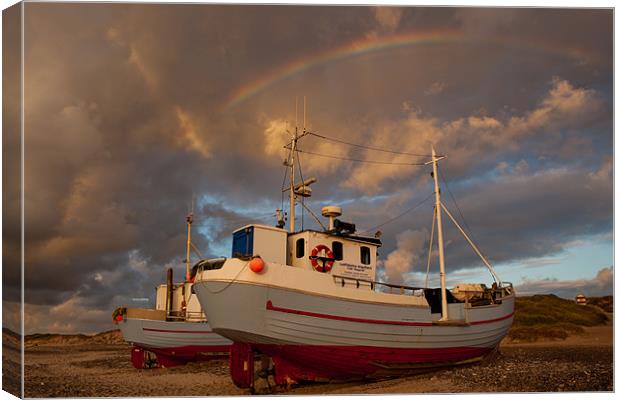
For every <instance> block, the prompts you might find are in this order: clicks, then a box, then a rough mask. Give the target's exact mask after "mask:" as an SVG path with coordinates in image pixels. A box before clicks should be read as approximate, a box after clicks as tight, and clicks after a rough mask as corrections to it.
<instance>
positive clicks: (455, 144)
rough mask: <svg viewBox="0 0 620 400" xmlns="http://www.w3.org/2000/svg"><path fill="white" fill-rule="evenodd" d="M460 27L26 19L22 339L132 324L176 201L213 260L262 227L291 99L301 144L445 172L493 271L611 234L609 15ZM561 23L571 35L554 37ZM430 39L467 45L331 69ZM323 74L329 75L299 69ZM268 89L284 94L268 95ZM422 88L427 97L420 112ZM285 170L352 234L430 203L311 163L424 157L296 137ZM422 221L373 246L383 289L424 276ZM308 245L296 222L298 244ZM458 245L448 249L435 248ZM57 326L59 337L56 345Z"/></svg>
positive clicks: (358, 167)
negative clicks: (488, 35)
mask: <svg viewBox="0 0 620 400" xmlns="http://www.w3.org/2000/svg"><path fill="white" fill-rule="evenodd" d="M470 11H471V10H470ZM541 13H542V14H541ZM474 14H475V13H473V14H472V13H470V14H469V15H468V10H467V9H453V8H420V7H416V8H406V7H401V8H394V7H379V8H375V7H320V6H295V7H287V6H251V5H238V6H236V5H233V6H230V5H199V4H183V5H163V4H162V5H140V4H138V5H136V4H124V5H114V6H110V5H109V4H94V5H90V4H89V5H81V4H59V3H36V4H31V5H30V6H29V11H28V20H29V21H30V22H29V24H27V26H26V30H27V31H26V34H25V38H26V43H25V49H26V54H25V57H26V67H25V68H26V69H25V73H24V77H25V82H24V85H25V87H24V89H25V96H24V100H25V104H26V109H25V111H26V113H25V117H26V125H25V129H26V135H25V150H26V151H25V156H26V169H25V171H24V172H25V184H26V188H25V189H26V190H25V195H26V198H25V200H26V201H25V209H26V221H25V223H26V232H25V234H26V237H25V240H26V249H27V252H26V256H27V257H26V260H25V263H26V270H25V284H26V288H27V290H26V293H25V296H26V302H27V304H28V307H29V310H30V311H31V312H32V315H33V316H36V318H32V319H29V320H28V323H27V325H28V326H27V329H28V330H30V331H44V330H46V329H59V330H63V331H69V330H71V329H74V330H82V331H93V330H97V329H107V328H108V327H109V325H108V322H109V312H111V310H112V309H113V308H114V307H115V306H117V305H119V303H122V302H131V299H130V298H129V299H128V298H127V295H126V294H128V293H131V294H135V293H139V294H140V296H139V297H149V296H152V292H153V287H154V285H156V284H158V283H160V282H162V281H163V279H164V275H163V274H164V271H165V268H168V267H173V268H175V275H176V276H181V275H182V270H183V265H181V263H180V260H181V259H182V258H183V253H184V242H185V225H184V217H185V215H186V213H187V209H188V206H187V204H188V203H189V201H190V199H191V198H192V197H195V198H197V204H198V205H199V207H198V208H197V210H196V223H195V225H194V227H195V230H194V231H193V236H192V237H193V240H194V242H195V243H196V245H197V246H198V248H199V249H200V250H201V252H202V253H203V254H205V255H207V256H219V255H227V254H228V253H226V252H228V250H229V246H228V244H229V241H230V231H231V230H232V229H234V228H235V227H237V226H238V224H240V223H247V222H249V221H263V222H268V221H272V218H273V217H272V216H271V215H272V214H273V211H274V210H275V208H278V207H281V205H282V201H281V196H282V193H281V192H280V185H281V182H282V175H283V171H282V168H281V167H282V160H283V155H284V154H285V151H283V149H282V146H283V145H284V144H286V142H287V141H288V140H289V135H287V134H285V133H283V131H284V130H285V126H286V123H285V121H287V120H288V121H292V120H293V119H292V117H291V114H292V111H293V104H294V95H295V94H300V95H301V94H303V95H305V96H307V98H308V117H309V118H308V119H309V121H310V122H311V123H312V124H311V129H312V130H313V131H316V132H318V133H321V134H324V135H326V136H331V137H334V138H339V139H342V140H344V141H349V142H352V143H360V144H364V145H368V146H372V147H380V148H388V149H396V150H400V151H403V152H410V153H414V154H428V152H429V151H430V144H431V143H434V144H435V145H436V148H437V150H438V151H439V152H441V153H444V154H447V156H448V157H447V158H446V159H445V160H443V161H442V162H441V170H442V171H443V173H444V174H445V176H446V179H447V180H448V182H449V183H450V188H451V190H452V192H454V194H455V197H457V198H458V199H459V206H460V207H461V209H462V211H463V213H464V215H466V216H467V218H468V222H469V225H470V226H471V228H472V229H474V231H475V232H476V237H477V238H478V239H479V240H480V242H481V244H483V245H484V246H483V248H484V249H488V251H489V255H490V256H492V257H493V259H494V260H513V259H517V258H520V257H523V258H527V257H539V256H541V255H548V256H551V255H552V254H555V253H556V252H558V251H561V250H562V249H563V248H565V247H566V246H570V245H571V243H575V240H579V239H580V238H583V237H584V236H587V235H594V234H598V235H600V234H603V233H606V232H609V231H610V229H611V228H610V226H611V225H610V220H611V215H612V212H613V208H612V206H611V200H610V199H611V198H612V194H611V193H612V192H611V186H612V185H611V174H612V172H613V169H612V165H611V160H612V154H611V150H610V149H611V148H612V146H611V144H612V141H613V135H612V132H613V130H612V122H611V121H613V118H612V116H613V113H612V108H611V104H613V102H612V99H613V97H612V94H613V91H612V90H611V82H612V80H613V68H612V65H613V63H612V62H611V60H612V58H611V55H612V54H613V52H612V40H611V34H610V32H612V28H613V18H612V17H613V15H612V14H613V13H611V12H609V10H580V11H574V10H549V11H544V12H543V11H540V10H516V11H515V10H495V13H488V14H484V15H483V14H480V13H478V14H476V15H474ZM543 14H544V15H545V16H544V17H541V15H543ZM485 15H486V16H485ZM487 17H488V18H487ZM495 17H497V18H495ZM266 20H269V21H270V23H269V24H265V23H264V21H266ZM497 21H499V22H497ZM575 21H579V26H580V27H581V29H579V30H578V31H576V30H574V29H571V28H570V27H571V26H575V23H574V22H575ZM542 22H544V23H542ZM569 22H570V23H569ZM483 25H484V26H483ZM477 26H479V27H480V30H479V31H476V29H475V28H476V27H477ZM446 30H448V31H454V32H461V33H463V34H464V35H465V36H463V40H465V42H467V43H469V44H468V45H464V44H463V43H450V42H449V41H448V42H445V43H443V42H441V41H440V42H438V43H426V44H423V43H417V42H412V43H404V42H403V43H402V44H403V45H402V46H397V47H390V46H386V47H382V46H378V47H377V48H376V49H371V50H370V51H368V52H363V53H360V54H356V55H350V56H347V57H344V56H342V54H341V53H338V52H337V49H341V48H342V46H344V45H345V44H347V43H352V42H359V41H363V40H366V39H368V37H369V36H368V35H369V34H373V35H375V36H374V37H375V38H378V39H380V38H382V37H384V36H385V35H392V34H399V33H411V34H412V35H413V34H416V33H424V32H437V31H442V32H443V31H446ZM480 31H483V32H499V33H501V34H502V36H501V38H507V39H513V40H507V41H506V42H505V46H498V45H490V44H489V43H487V42H485V41H477V40H478V38H479V36H480ZM75 32H79V33H80V34H79V35H76V34H75ZM283 32H286V34H282V33H283ZM482 36H484V35H482ZM511 43H512V44H511ZM515 43H517V44H519V43H522V44H523V45H521V46H517V45H514V44H515ZM542 44H544V45H547V46H548V47H547V48H548V49H554V51H553V52H549V53H547V52H545V51H544V46H542ZM573 48H577V50H579V55H580V56H579V57H578V58H580V59H581V58H583V59H587V60H588V63H586V64H582V65H577V64H576V63H575V62H573V61H574V60H575V57H574V56H573V55H572V54H573V52H572V51H567V52H565V51H564V50H566V49H569V50H570V49H573ZM541 49H542V50H541ZM583 49H586V50H587V51H584V50H583ZM564 53H566V55H565V54H564ZM326 54H331V55H333V57H328V58H325V59H323V62H319V63H314V64H312V63H310V61H311V60H314V59H317V57H318V56H320V55H326ZM319 58H320V57H319ZM16 59H18V58H16ZM9 61H10V60H9ZM7 65H9V64H7ZM287 66H288V67H291V66H294V67H295V68H293V67H291V68H292V69H290V70H289V69H286V68H285V67H287ZM592 66H595V68H596V70H592V69H591V68H593V67H592ZM14 67H15V70H17V71H18V70H19V66H18V65H16V66H14ZM283 70H287V71H290V73H289V74H282V75H278V76H274V75H273V74H275V73H276V72H277V71H283ZM549 71H553V73H554V74H556V75H558V76H560V77H561V78H555V79H554V78H553V77H552V76H550V75H549V73H550V72H549ZM276 75H277V74H276ZM507 77H509V78H507ZM271 78H274V79H273V80H272V81H271V82H273V83H272V84H268V85H266V86H264V87H262V89H261V90H257V91H256V92H252V93H250V92H249V91H248V92H245V93H248V96H246V97H245V98H244V101H242V102H239V103H238V104H237V105H236V106H235V107H233V108H229V109H228V108H226V107H224V105H225V103H226V101H227V100H226V99H229V98H230V97H231V96H232V95H233V94H234V93H239V92H240V91H243V90H244V89H247V88H251V87H256V86H253V85H254V84H256V83H261V82H267V81H268V80H269V79H271ZM14 81H15V82H19V79H18V78H17V77H16V78H15V79H14ZM444 82H449V90H446V88H448V86H447V85H448V84H447V83H445V84H444ZM433 87H434V88H435V89H434V90H435V91H437V90H439V88H442V91H441V93H440V94H441V95H425V94H424V91H425V90H427V89H429V88H433ZM9 88H10V89H11V91H10V92H7V93H13V94H15V95H14V96H8V97H7V99H8V100H7V102H6V104H5V105H6V110H7V112H8V113H9V114H11V113H12V114H11V115H14V116H15V115H17V116H18V115H19V113H18V111H19V107H18V106H19V104H18V102H17V101H14V99H18V98H19V96H18V94H19V90H18V89H19V87H17V86H15V87H11V86H7V89H9ZM16 113H17V114H16ZM7 115H8V114H7ZM18 120H19V119H17V121H18ZM309 125H310V124H309ZM290 127H291V124H290V123H289V129H290ZM18 128H19V125H18V124H17V123H14V124H13V125H12V124H11V123H9V122H3V132H6V133H7V134H6V135H3V148H4V149H5V150H4V154H3V157H4V159H5V160H6V162H7V163H9V164H5V167H6V165H9V166H11V165H13V166H16V165H18V164H17V161H18V156H19V152H18V151H12V149H14V148H15V146H16V145H17V144H18V143H19V136H18V135H17V134H11V132H18V131H19V129H18ZM300 148H301V149H302V150H304V151H306V153H301V165H302V172H303V175H304V177H307V176H311V175H315V176H317V178H318V179H319V183H317V184H315V185H314V186H313V197H312V198H311V199H310V201H309V204H310V205H311V206H312V207H313V209H315V210H318V209H320V206H322V205H325V204H326V203H329V204H343V205H344V207H345V213H346V216H347V218H348V219H349V220H351V219H352V218H353V219H354V220H353V222H355V223H356V224H358V226H360V227H363V228H368V227H372V226H376V225H379V224H382V223H383V222H385V221H386V220H389V219H392V218H394V217H395V216H396V215H399V213H400V212H402V210H403V209H405V208H409V207H412V206H414V205H415V204H416V203H419V202H421V201H422V200H424V199H425V197H426V196H427V195H428V194H429V193H432V187H431V185H430V177H429V175H428V168H419V167H405V166H399V167H395V166H389V165H376V164H361V163H354V162H351V161H345V160H339V159H337V158H328V157H320V156H316V155H311V154H309V152H313V153H319V154H322V155H330V156H335V157H340V158H354V159H369V160H377V161H395V162H411V161H412V160H413V161H418V160H420V159H424V157H410V156H405V155H396V156H394V155H393V154H389V153H382V152H374V151H366V150H365V149H360V148H353V147H351V146H346V145H343V144H339V143H336V142H328V141H324V140H320V139H318V138H316V137H312V136H310V135H308V136H305V137H304V138H303V139H302V140H301V141H300ZM601 160H603V161H602V162H601ZM496 166H498V168H497V169H495V167H496ZM4 171H5V172H3V190H4V193H5V196H4V199H3V200H5V201H3V205H4V209H3V215H4V217H3V218H5V219H6V221H7V225H6V227H5V226H4V224H3V249H5V250H6V251H5V253H4V254H3V263H4V265H11V266H13V267H14V268H6V269H4V271H5V272H4V273H3V278H4V279H5V280H4V282H5V284H6V285H5V290H4V291H3V293H5V295H4V299H5V300H6V299H7V298H9V297H11V295H12V296H13V297H12V298H15V295H18V294H19V287H20V282H19V273H18V272H19V264H20V260H19V254H20V247H19V245H20V242H21V236H20V232H19V223H20V221H19V215H20V213H19V208H18V206H19V201H18V200H19V193H18V189H17V188H18V183H19V174H16V173H15V172H16V171H17V172H18V169H17V168H10V167H9V168H5V169H4ZM298 178H299V177H298ZM483 180H484V182H483ZM444 200H445V201H448V200H449V197H444ZM285 204H286V203H285ZM369 210H370V211H372V212H370V211H369ZM490 210H493V211H497V213H495V212H494V213H490ZM431 213H432V206H431V204H430V203H425V204H423V205H422V206H420V207H419V208H417V209H416V210H415V211H412V212H410V213H408V214H406V215H403V216H402V217H401V218H398V219H396V220H394V221H392V222H390V223H389V224H386V225H384V226H381V227H380V228H378V229H381V230H382V231H383V233H384V235H383V236H382V238H383V239H384V243H385V244H384V247H383V248H382V249H381V251H382V253H384V254H386V255H389V254H391V253H394V254H393V255H392V256H391V258H390V262H389V263H388V264H389V265H391V270H396V271H397V272H394V273H393V274H394V276H395V277H398V275H402V273H400V272H398V271H399V268H405V264H407V265H409V264H416V263H419V262H421V261H420V260H425V259H426V258H425V254H424V252H425V251H426V250H425V249H424V248H423V247H424V246H421V245H420V246H418V245H419V242H421V241H422V238H421V233H420V232H424V229H426V230H427V231H428V230H429V226H430V222H431V218H430V216H431ZM495 214H498V215H495ZM270 223H271V222H270ZM312 224H315V223H314V221H312V220H308V219H307V218H306V219H305V221H304V225H305V226H306V227H308V226H312ZM315 225H316V224H315ZM403 232H409V233H407V234H403ZM412 232H413V233H412ZM415 232H418V234H414V233H415ZM453 233H454V232H452V231H450V228H447V232H446V235H447V236H448V235H452V234H453ZM399 234H402V235H401V236H398V235H399ZM416 240H417V241H418V242H416ZM447 241H448V242H450V244H449V245H447V247H449V250H450V252H449V256H448V257H453V258H449V259H448V262H447V265H448V268H449V269H452V270H455V269H457V268H460V267H461V266H462V267H463V268H467V266H468V265H475V257H472V256H471V252H470V251H469V250H468V249H467V248H466V246H463V245H462V244H461V242H459V241H458V240H456V239H455V237H450V238H449V239H448V240H447ZM412 243H413V244H412ZM412 246H413V247H412ZM398 248H400V251H397V249H398ZM407 249H414V250H415V252H414V253H413V255H407V253H406V252H405V250H407ZM416 249H417V250H416ZM222 252H224V253H226V254H222ZM416 257H418V258H416ZM396 260H404V261H403V264H402V265H401V264H399V263H397V261H396ZM416 260H417V261H416ZM177 271H178V274H177ZM405 279H410V276H409V275H408V274H407V273H405ZM140 306H143V304H141V305H140ZM54 307H58V308H54ZM72 310H74V311H72ZM86 310H92V311H93V312H92V315H91V314H89V313H88V312H87V311H86ZM7 315H9V314H7ZM62 315H71V319H72V320H71V321H70V322H68V321H60V322H59V324H60V325H54V321H53V319H54V318H59V317H61V316H62ZM69 324H71V325H69Z"/></svg>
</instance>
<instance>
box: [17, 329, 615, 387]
mask: <svg viewBox="0 0 620 400" xmlns="http://www.w3.org/2000/svg"><path fill="white" fill-rule="evenodd" d="M25 357H26V368H25V375H26V388H25V394H26V397H83V396H86V397H102V396H103V397H107V396H117V397H132V396H209V395H219V396H234V395H246V394H248V392H247V391H245V390H241V389H238V388H236V387H235V386H234V385H233V383H232V382H231V380H230V378H229V376H228V361H227V360H226V359H221V360H212V361H208V362H204V363H191V364H189V365H187V366H184V367H178V368H169V369H152V370H136V369H134V368H133V367H132V366H131V364H130V361H129V346H127V345H120V344H105V343H98V344H90V345H75V344H74V345H61V344H58V343H55V344H50V345H45V344H42V343H38V344H36V345H31V346H27V349H26V355H25ZM574 391H588V392H591V391H613V335H612V327H611V326H609V325H608V326H603V327H595V328H589V329H588V332H587V334H586V335H582V336H571V337H569V338H568V339H567V340H566V341H558V342H539V343H533V344H518V343H517V344H514V343H513V344H502V346H501V347H500V351H499V353H498V354H497V355H496V356H494V357H492V359H489V360H485V361H484V362H482V363H480V364H474V365H469V366H462V367H458V368H451V369H444V370H439V371H434V372H428V373H424V374H420V375H415V376H408V377H401V378H396V379H385V380H379V381H363V382H346V383H325V384H316V383H315V384H305V385H301V386H298V387H294V388H292V389H290V390H289V391H286V392H283V391H278V392H277V393H279V394H284V393H286V394H296V395H309V394H382V393H392V394H408V393H489V392H496V393H497V392H574Z"/></svg>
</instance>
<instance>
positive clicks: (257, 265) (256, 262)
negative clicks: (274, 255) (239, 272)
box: [250, 256, 265, 274]
mask: <svg viewBox="0 0 620 400" xmlns="http://www.w3.org/2000/svg"><path fill="white" fill-rule="evenodd" d="M250 269H251V270H252V272H256V273H257V274H258V273H260V272H263V269H265V262H264V261H263V259H262V258H260V257H258V256H257V257H254V258H253V259H252V260H251V261H250Z"/></svg>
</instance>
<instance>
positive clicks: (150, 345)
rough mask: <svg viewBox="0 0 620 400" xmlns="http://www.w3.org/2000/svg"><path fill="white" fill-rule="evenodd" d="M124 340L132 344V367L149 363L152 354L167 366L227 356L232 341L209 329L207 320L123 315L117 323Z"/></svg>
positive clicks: (143, 366)
mask: <svg viewBox="0 0 620 400" xmlns="http://www.w3.org/2000/svg"><path fill="white" fill-rule="evenodd" d="M118 326H119V328H120V330H121V332H122V334H123V337H124V339H125V341H127V342H129V343H130V344H132V345H133V349H132V363H133V365H134V366H135V367H136V368H145V367H147V366H148V365H147V364H149V362H148V361H149V360H148V356H149V355H148V354H147V352H150V353H153V354H154V355H155V357H156V363H157V365H158V366H163V367H171V366H176V365H182V364H185V363H187V362H190V361H199V360H203V359H208V358H212V357H215V356H221V355H227V354H228V352H229V349H230V345H231V344H232V342H231V341H230V340H229V339H226V338H224V337H222V336H220V335H218V334H216V333H215V332H213V330H212V329H211V327H210V326H209V323H207V322H173V321H160V320H149V319H139V318H125V319H123V320H122V321H120V322H119V323H118Z"/></svg>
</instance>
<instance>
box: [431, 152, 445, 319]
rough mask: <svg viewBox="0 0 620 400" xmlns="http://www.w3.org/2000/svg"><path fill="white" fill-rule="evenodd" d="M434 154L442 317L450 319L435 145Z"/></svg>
mask: <svg viewBox="0 0 620 400" xmlns="http://www.w3.org/2000/svg"><path fill="white" fill-rule="evenodd" d="M431 152H432V155H433V180H434V181H435V212H436V213H437V239H438V240H437V241H438V243H437V246H438V247H439V279H440V282H441V319H440V321H447V320H448V298H447V294H446V266H445V262H444V254H443V229H442V226H441V193H440V189H439V182H438V181H437V161H438V160H439V157H437V155H436V154H435V147H434V146H431Z"/></svg>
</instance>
